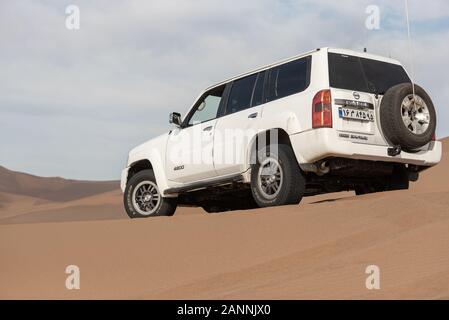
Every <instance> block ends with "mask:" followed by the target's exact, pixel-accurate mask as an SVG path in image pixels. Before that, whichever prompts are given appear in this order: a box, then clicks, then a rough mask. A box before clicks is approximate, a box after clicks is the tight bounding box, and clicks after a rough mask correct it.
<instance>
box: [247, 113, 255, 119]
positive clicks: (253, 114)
mask: <svg viewBox="0 0 449 320" xmlns="http://www.w3.org/2000/svg"><path fill="white" fill-rule="evenodd" d="M256 117H257V112H254V113H251V114H250V115H249V116H248V118H250V119H254V118H256Z"/></svg>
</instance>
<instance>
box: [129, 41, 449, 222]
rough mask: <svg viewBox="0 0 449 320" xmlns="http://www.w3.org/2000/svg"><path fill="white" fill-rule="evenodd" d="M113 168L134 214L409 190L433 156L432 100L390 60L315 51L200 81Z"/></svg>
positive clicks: (436, 156)
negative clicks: (184, 105)
mask: <svg viewBox="0 0 449 320" xmlns="http://www.w3.org/2000/svg"><path fill="white" fill-rule="evenodd" d="M170 123H172V124H173V128H172V130H170V131H169V132H168V133H166V134H163V135H161V136H159V137H157V138H154V139H152V140H149V141H148V142H146V143H144V144H142V145H140V146H138V147H136V148H134V149H133V150H132V151H131V152H130V153H129V157H128V162H127V166H126V168H125V169H124V170H123V172H122V177H121V188H122V190H123V192H124V204H125V208H126V211H127V213H128V215H129V216H130V217H131V218H136V217H147V216H158V215H159V216H160V215H173V214H174V212H175V210H176V207H177V205H185V206H201V207H203V208H204V209H205V210H206V211H207V212H217V211H226V210H236V209H245V208H255V207H265V206H277V205H285V204H296V203H299V202H300V201H301V198H302V197H303V196H309V195H316V194H321V193H327V192H337V191H343V190H355V192H356V194H365V193H371V192H379V191H386V190H398V189H407V188H408V186H409V181H416V180H417V179H418V174H419V172H420V171H422V170H424V169H426V168H429V167H430V166H433V165H435V164H437V163H438V162H439V161H440V160H441V152H442V150H441V143H440V142H439V141H435V128H436V114H435V109H434V106H433V104H432V100H431V99H430V97H429V96H428V94H427V93H426V92H425V91H424V90H423V89H422V88H421V87H419V86H418V85H415V86H414V87H413V86H412V84H411V80H410V78H409V76H408V75H407V73H406V71H405V70H404V68H403V67H402V65H401V64H400V63H399V62H398V61H396V60H392V59H389V58H384V57H380V56H375V55H371V54H367V53H358V52H354V51H350V50H343V49H331V48H321V49H317V50H314V51H312V52H308V53H305V54H301V55H299V56H296V57H293V58H290V59H287V60H284V61H281V62H278V63H274V64H271V65H268V66H265V67H263V68H259V69H257V70H253V71H251V72H247V73H245V74H242V75H240V76H237V77H234V78H232V79H229V80H226V81H223V82H221V83H219V84H217V85H214V86H212V87H210V88H208V89H206V90H205V91H204V92H203V93H202V94H201V95H200V96H199V98H198V99H197V100H196V102H195V103H194V104H193V106H192V107H191V108H190V110H189V111H188V112H187V114H186V116H185V117H184V118H183V119H181V116H180V114H179V113H172V114H170Z"/></svg>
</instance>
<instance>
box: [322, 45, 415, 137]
mask: <svg viewBox="0 0 449 320" xmlns="http://www.w3.org/2000/svg"><path fill="white" fill-rule="evenodd" d="M328 65H329V85H330V87H331V94H332V99H333V102H334V127H335V128H336V129H337V130H338V131H340V134H339V136H340V138H341V139H347V140H350V141H352V142H358V143H368V144H376V145H387V142H386V141H385V139H384V137H383V135H382V133H381V127H380V121H379V107H380V103H381V99H382V96H383V95H384V94H385V92H386V91H387V90H388V89H389V88H391V87H393V86H395V85H397V84H400V83H404V82H410V78H409V77H408V75H407V73H406V72H405V70H404V68H403V67H402V66H401V65H399V64H394V63H389V62H385V61H380V60H374V59H367V58H363V57H358V56H352V55H346V54H341V53H334V52H329V53H328Z"/></svg>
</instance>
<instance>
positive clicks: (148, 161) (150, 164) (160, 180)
mask: <svg viewBox="0 0 449 320" xmlns="http://www.w3.org/2000/svg"><path fill="white" fill-rule="evenodd" d="M142 170H153V173H154V177H155V179H156V184H157V186H158V188H159V191H160V192H161V194H164V191H165V190H166V189H168V183H167V178H166V175H165V171H164V165H163V161H162V159H161V157H160V156H158V155H154V154H153V155H151V154H150V155H148V156H147V157H145V158H141V159H138V160H135V161H134V162H132V164H131V165H130V166H129V169H128V176H127V180H126V183H128V181H129V180H130V179H131V178H132V177H133V176H134V175H135V174H136V173H138V172H141V171H142Z"/></svg>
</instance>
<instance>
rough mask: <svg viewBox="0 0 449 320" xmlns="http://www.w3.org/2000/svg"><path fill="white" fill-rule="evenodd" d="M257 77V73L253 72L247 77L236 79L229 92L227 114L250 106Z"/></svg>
mask: <svg viewBox="0 0 449 320" xmlns="http://www.w3.org/2000/svg"><path fill="white" fill-rule="evenodd" d="M256 79H257V74H253V75H250V76H248V77H246V78H243V79H239V80H236V81H234V83H233V84H232V87H231V92H230V93H229V98H228V105H227V106H226V114H231V113H234V112H239V111H242V110H245V109H247V108H249V107H250V105H251V97H252V94H253V88H254V84H255V82H256Z"/></svg>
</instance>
